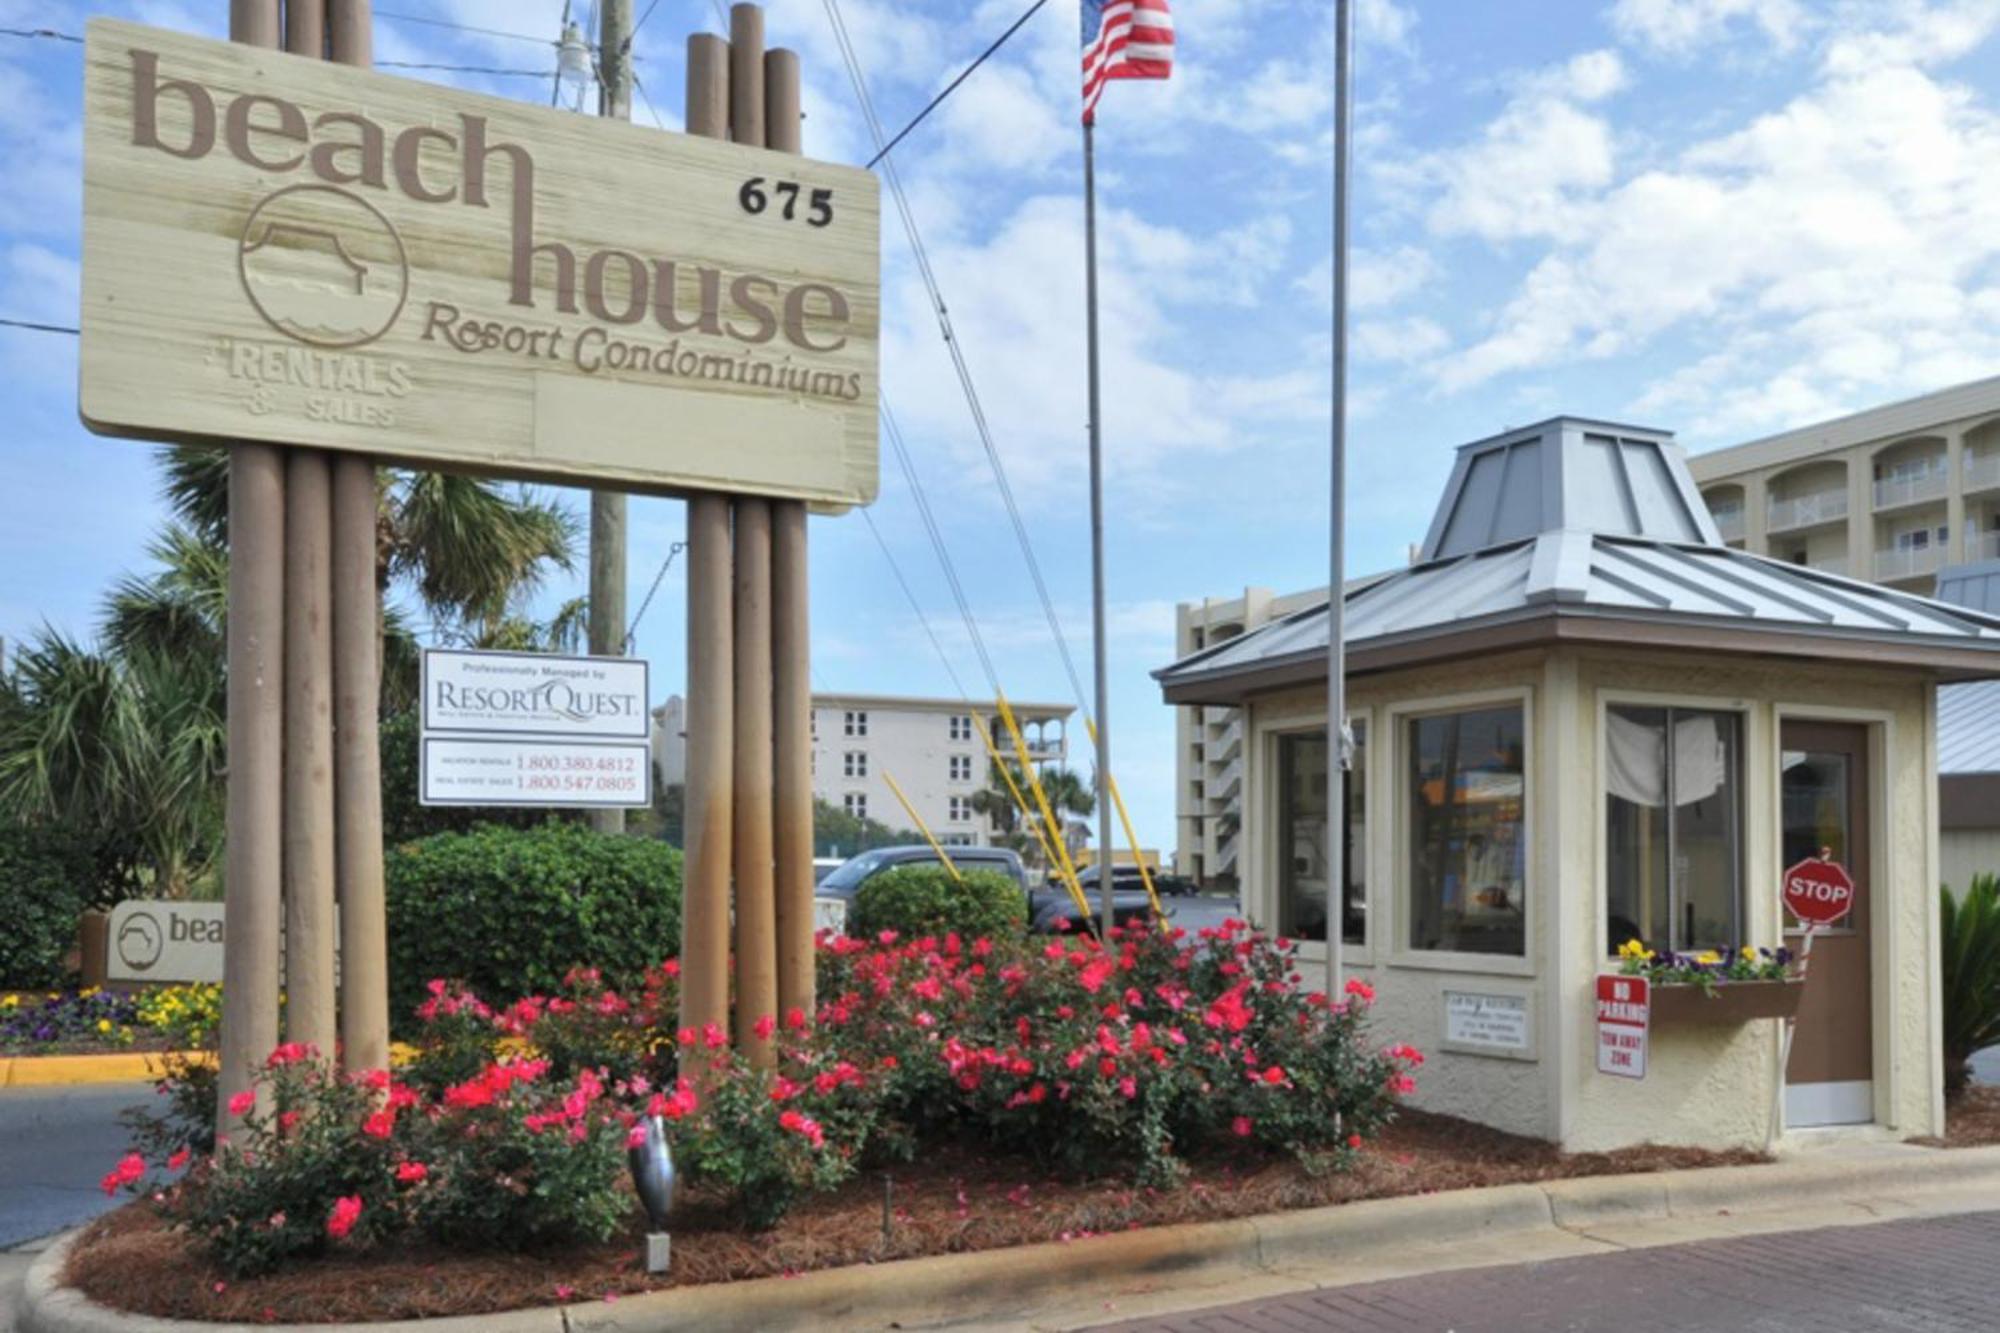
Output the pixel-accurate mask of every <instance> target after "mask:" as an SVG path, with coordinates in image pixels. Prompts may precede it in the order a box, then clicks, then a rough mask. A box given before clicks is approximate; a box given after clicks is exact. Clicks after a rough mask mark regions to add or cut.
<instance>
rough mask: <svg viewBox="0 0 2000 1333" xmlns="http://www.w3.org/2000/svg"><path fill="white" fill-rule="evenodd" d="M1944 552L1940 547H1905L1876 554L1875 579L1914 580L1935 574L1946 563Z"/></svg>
mask: <svg viewBox="0 0 2000 1333" xmlns="http://www.w3.org/2000/svg"><path fill="white" fill-rule="evenodd" d="M1943 555H1944V551H1943V548H1942V547H1939V546H1923V547H1904V548H1901V549H1898V550H1892V551H1877V552H1876V553H1875V577H1876V578H1878V579H1912V578H1917V577H1919V576H1920V575H1924V574H1935V573H1936V572H1937V570H1938V566H1940V565H1942V564H1943V563H1944V560H1943V558H1942V557H1943Z"/></svg>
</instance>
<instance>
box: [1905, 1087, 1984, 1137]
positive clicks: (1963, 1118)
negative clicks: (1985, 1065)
mask: <svg viewBox="0 0 2000 1333" xmlns="http://www.w3.org/2000/svg"><path fill="white" fill-rule="evenodd" d="M1910 1142H1912V1143H1920V1144H1922V1145H1923V1146H1924V1147H1926V1148H1983V1147H1985V1146H1986V1145H1988V1144H1993V1143H2000V1087H1981V1086H1974V1087H1970V1088H1967V1089H1966V1090H1965V1091H1964V1092H1962V1093H1960V1094H1959V1095H1958V1096H1956V1097H1947V1098H1946V1099H1945V1103H1944V1137H1942V1138H1937V1137H1929V1138H1921V1139H1911V1140H1910Z"/></svg>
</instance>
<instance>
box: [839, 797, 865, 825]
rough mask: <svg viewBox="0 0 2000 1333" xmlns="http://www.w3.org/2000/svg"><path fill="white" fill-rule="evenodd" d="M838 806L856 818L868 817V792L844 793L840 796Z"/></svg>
mask: <svg viewBox="0 0 2000 1333" xmlns="http://www.w3.org/2000/svg"><path fill="white" fill-rule="evenodd" d="M840 808H841V809H843V810H845V811H847V813H848V814H850V815H853V816H854V817H855V818H856V819H866V818H868V793H867V792H865V791H851V792H846V793H844V794H843V795H842V796H841V798H840Z"/></svg>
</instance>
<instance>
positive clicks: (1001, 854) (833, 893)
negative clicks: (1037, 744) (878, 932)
mask: <svg viewBox="0 0 2000 1333" xmlns="http://www.w3.org/2000/svg"><path fill="white" fill-rule="evenodd" d="M945 850H946V851H947V852H948V853H949V854H950V855H951V861H952V864H953V865H955V866H957V867H958V868H959V869H961V870H992V871H998V872H999V873H1000V874H1003V875H1005V876H1007V877H1008V878H1009V879H1011V880H1013V881H1014V882H1015V883H1016V884H1019V885H1020V886H1021V892H1022V893H1023V894H1024V895H1025V896H1026V897H1027V900H1028V929H1029V930H1031V931H1036V932H1038V933H1042V934H1049V933H1052V932H1054V931H1055V930H1056V929H1057V926H1056V922H1058V921H1067V922H1068V923H1069V929H1071V930H1075V929H1078V928H1080V927H1081V926H1082V925H1083V914H1082V913H1080V912H1079V911H1077V907H1076V903H1075V902H1074V901H1073V900H1072V899H1071V898H1070V896H1069V891H1068V890H1067V889H1064V888H1063V887H1062V886H1061V885H1059V884H1041V885H1036V884H1032V883H1031V882H1030V879H1029V876H1028V869H1027V867H1026V866H1025V865H1023V864H1022V863H1021V857H1020V854H1019V853H1017V852H1014V851H1011V850H1009V849H1008V848H1005V847H947V848H946V849H945ZM938 864H940V863H939V861H938V855H937V853H936V852H934V851H932V850H931V849H930V847H929V846H927V845H914V846H906V847H877V848H875V849H874V850H873V851H867V852H863V853H861V854H860V855H859V856H856V857H853V858H851V859H850V860H848V861H846V862H843V863H842V864H841V865H840V867H839V868H838V869H836V870H834V871H833V872H832V873H831V874H829V875H827V877H826V878H825V879H822V880H821V881H820V882H819V887H818V888H816V889H815V890H814V891H813V893H814V900H813V921H814V924H815V925H816V926H819V927H824V928H829V929H834V930H839V929H844V928H845V926H846V923H847V909H848V906H849V905H850V904H851V903H852V902H853V901H854V895H855V893H856V892H857V891H858V890H859V889H860V888H861V886H862V885H863V884H866V883H867V882H868V881H869V880H871V879H873V878H874V877H875V876H877V875H880V874H883V873H884V872H886V871H890V870H894V869H896V868H897V867H899V866H914V865H931V866H934V865H938ZM1111 889H1112V896H1113V898H1114V900H1115V901H1114V904H1113V907H1114V910H1115V912H1116V914H1117V921H1118V923H1119V924H1120V925H1125V924H1128V923H1130V922H1132V921H1144V920H1145V919H1147V917H1149V916H1150V915H1151V914H1152V910H1153V909H1152V904H1151V903H1150V902H1148V901H1147V899H1146V891H1145V890H1144V889H1143V888H1141V887H1138V886H1137V885H1136V884H1135V885H1134V886H1133V888H1132V889H1130V890H1129V891H1128V890H1127V889H1126V888H1124V887H1123V881H1122V880H1120V879H1118V878H1116V877H1114V878H1113V880H1112V885H1111ZM1097 910H1098V908H1097V903H1096V901H1095V900H1094V899H1093V900H1092V902H1091V915H1092V917H1093V918H1094V917H1095V916H1096V915H1097Z"/></svg>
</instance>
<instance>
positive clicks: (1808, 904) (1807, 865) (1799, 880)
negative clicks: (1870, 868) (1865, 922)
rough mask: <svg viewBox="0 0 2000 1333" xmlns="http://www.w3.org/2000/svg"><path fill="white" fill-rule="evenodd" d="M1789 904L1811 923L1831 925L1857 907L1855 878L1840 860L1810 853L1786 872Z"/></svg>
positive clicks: (1786, 893)
mask: <svg viewBox="0 0 2000 1333" xmlns="http://www.w3.org/2000/svg"><path fill="white" fill-rule="evenodd" d="M1784 898H1785V906H1786V907H1788V908H1790V909H1791V913H1792V915H1793V916H1795V917H1797V918H1798V919H1799V920H1801V921H1803V922H1805V923H1806V924H1807V925H1809V926H1830V925H1832V924H1833V923H1834V922H1836V921H1838V920H1840V918H1842V917H1844V916H1846V915H1847V914H1848V912H1850V911H1852V910H1853V908H1854V881H1853V880H1852V879H1849V878H1848V875H1847V870H1846V867H1844V866H1842V865H1841V864H1840V862H1838V861H1831V860H1827V861H1822V860H1820V859H1818V858H1816V857H1808V858H1807V859H1805V860H1803V861H1801V862H1799V863H1798V864H1797V865H1795V866H1793V867H1792V868H1791V869H1790V870H1787V871H1786V872H1785V882H1784Z"/></svg>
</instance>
